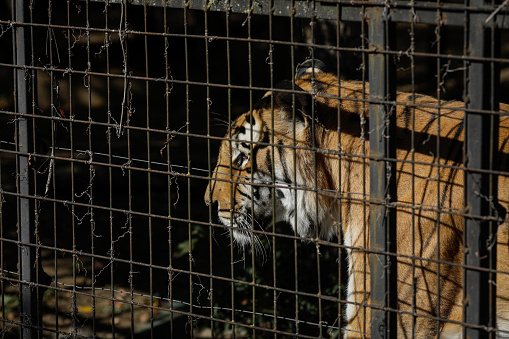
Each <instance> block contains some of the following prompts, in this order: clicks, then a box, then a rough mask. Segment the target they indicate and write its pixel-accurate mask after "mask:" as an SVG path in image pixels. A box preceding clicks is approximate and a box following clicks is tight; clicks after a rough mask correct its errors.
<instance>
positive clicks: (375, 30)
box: [368, 7, 397, 338]
mask: <svg viewBox="0 0 509 339" xmlns="http://www.w3.org/2000/svg"><path fill="white" fill-rule="evenodd" d="M368 13H369V16H370V25H369V42H370V46H369V47H370V48H369V50H372V51H373V50H374V51H377V50H390V49H391V46H390V44H391V43H393V42H394V41H395V40H394V39H393V33H394V29H393V27H391V26H392V24H391V23H390V22H389V15H388V14H389V13H388V9H387V8H380V7H374V8H371V9H370V10H369V11H368ZM391 60H392V59H391V58H389V57H387V56H386V55H385V54H378V53H377V54H369V83H370V90H369V97H370V100H372V103H371V104H370V107H369V130H370V136H369V140H370V142H369V144H370V156H371V159H372V160H371V161H370V164H369V171H370V178H369V180H370V214H369V215H370V222H369V223H370V225H369V231H370V244H369V245H370V248H371V249H372V250H376V251H379V252H380V254H377V253H372V254H370V256H369V257H370V269H371V271H370V272H371V274H370V279H371V280H370V283H371V304H372V305H373V308H372V309H371V335H372V337H373V338H396V335H397V328H396V314H395V313H394V312H390V311H388V310H387V308H392V309H393V310H395V309H396V307H397V305H396V304H397V293H396V277H397V270H396V268H397V267H396V258H395V257H391V256H388V255H386V254H385V253H386V252H392V253H396V241H395V240H396V238H395V229H396V227H395V225H396V214H395V211H394V210H391V209H390V206H389V204H390V203H391V201H396V189H395V188H396V180H395V176H394V175H391V166H394V167H395V164H394V162H390V161H388V160H387V158H391V159H394V158H395V156H394V155H395V147H396V146H395V142H392V140H395V125H396V124H395V122H396V121H395V114H392V113H393V112H394V111H395V107H394V106H391V105H386V104H381V103H377V102H379V101H380V100H384V99H389V100H391V98H395V96H396V88H395V81H394V80H395V65H394V64H393V63H392V62H391Z"/></svg>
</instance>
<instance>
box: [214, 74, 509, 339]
mask: <svg viewBox="0 0 509 339" xmlns="http://www.w3.org/2000/svg"><path fill="white" fill-rule="evenodd" d="M311 73H313V74H311ZM338 84H340V87H339V86H338ZM293 89H295V90H296V91H301V90H304V91H306V92H309V93H312V95H313V96H314V98H315V99H314V101H315V105H314V107H312V104H311V102H312V100H311V98H310V97H309V96H308V95H305V94H301V93H299V92H298V93H297V94H295V96H292V94H291V90H293ZM368 93H369V85H368V84H367V83H364V84H363V83H361V82H351V81H341V82H340V83H339V82H338V79H337V77H336V76H335V75H333V74H330V73H325V72H322V71H321V70H320V69H315V70H314V71H313V72H311V69H307V70H306V71H303V72H299V74H298V75H297V78H296V80H295V82H294V85H293V84H291V83H286V85H285V86H283V88H282V89H280V90H279V91H278V90H275V91H274V92H273V93H271V92H268V93H266V94H265V96H264V97H263V98H262V99H261V100H260V102H259V103H258V104H257V105H255V106H254V107H253V110H252V113H250V112H247V113H244V114H243V115H241V116H240V117H239V118H238V119H237V120H236V121H235V122H234V123H233V124H232V126H231V129H230V131H229V132H228V133H227V135H226V138H227V139H229V140H231V142H230V141H229V140H224V141H223V142H222V144H221V147H220V152H219V157H218V164H217V166H216V169H215V171H214V175H213V178H212V180H211V182H210V183H209V186H208V188H207V191H206V193H205V200H206V202H207V203H210V202H218V205H219V206H218V207H219V211H218V214H219V219H220V221H221V222H222V223H223V224H224V225H227V226H233V231H232V235H233V239H234V241H235V242H237V243H238V244H239V245H241V246H246V245H250V244H252V243H253V242H254V245H257V243H259V240H258V233H257V230H256V229H255V230H254V231H253V230H251V225H252V224H254V225H259V226H263V225H266V224H268V223H270V222H272V221H276V222H278V221H286V222H287V223H289V224H290V225H291V226H292V228H293V230H294V231H295V232H296V233H297V234H298V235H299V236H302V237H311V238H314V237H316V236H319V237H320V238H323V239H328V238H330V237H331V236H333V235H334V234H338V233H339V232H341V233H342V239H343V242H344V245H345V246H346V248H347V254H348V274H349V279H348V286H347V300H348V305H347V307H346V314H345V318H346V322H347V327H346V331H345V336H346V337H348V338H350V337H352V338H353V337H366V336H367V337H369V332H370V309H369V307H366V306H367V305H369V304H370V264H369V255H367V254H366V252H365V250H364V249H369V246H370V245H369V244H370V234H369V199H370V185H369V163H370V161H369V136H370V133H369V127H368V126H369V124H368V122H367V120H369V104H368V103H367V102H366V101H365V100H364V99H367V98H368V96H369V94H368ZM338 97H340V98H341V100H338V99H337V98H338ZM397 102H398V105H396V108H395V110H396V123H397V127H396V145H397V151H396V158H397V160H398V161H397V163H396V170H395V171H394V172H393V173H395V175H396V185H397V202H398V204H397V207H396V211H397V216H396V217H397V253H398V254H400V255H402V256H401V257H400V256H398V258H397V260H398V267H397V272H398V310H399V311H400V312H399V313H398V337H418V338H432V337H438V336H440V337H443V338H447V337H450V338H460V337H461V336H462V327H461V325H459V324H457V322H461V321H462V315H463V310H462V305H463V300H462V299H463V287H462V286H463V283H462V279H463V271H462V268H461V267H460V266H458V265H447V264H440V265H439V267H438V266H437V264H436V261H437V260H440V261H443V262H450V263H454V264H461V263H462V262H463V255H464V254H463V216H462V215H463V214H464V211H465V208H464V192H463V183H464V172H463V170H462V169H461V164H462V147H463V140H464V132H463V116H464V103H463V102H458V101H453V102H443V101H440V102H439V101H438V100H437V99H435V98H432V97H430V96H425V95H417V94H415V95H412V94H410V93H398V94H397ZM338 106H339V107H338ZM293 108H295V109H293ZM272 112H274V113H272ZM500 112H503V113H509V105H507V104H500ZM338 126H339V128H338ZM412 130H413V131H414V132H413V133H412ZM391 137H392V136H391ZM412 140H413V142H412ZM437 142H438V145H437ZM437 146H438V147H439V148H437ZM437 154H439V155H440V157H437ZM499 154H500V159H499V160H500V163H499V168H500V169H501V170H502V171H507V170H508V169H509V115H505V114H503V115H502V116H501V117H500V124H499ZM438 165H441V166H438ZM303 188H308V189H303ZM272 194H275V196H274V197H272ZM498 203H499V204H500V205H501V207H502V208H503V209H505V210H509V178H508V176H502V175H500V176H499V178H498ZM501 212H503V210H501ZM232 216H233V219H232ZM252 219H255V221H254V222H252ZM501 220H502V221H503V222H502V223H501V224H500V225H499V227H498V233H497V258H498V259H497V270H499V271H501V272H509V262H508V260H507V258H509V222H507V219H505V220H504V215H502V216H501ZM412 257H414V258H417V259H413V260H412V259H411V258H412ZM420 258H422V260H421V259H420ZM438 272H439V273H438ZM438 274H439V276H440V279H438V277H437V275H438ZM438 280H439V281H438ZM496 286H497V287H496V292H497V327H498V330H499V331H500V332H499V333H498V336H500V337H503V336H508V337H509V278H508V275H507V274H498V275H497V282H496ZM438 300H439V302H438ZM412 312H416V313H417V317H415V318H414V317H413V316H412V315H411V313H412ZM420 315H422V316H420ZM437 317H439V318H442V319H446V320H447V321H443V322H441V323H440V325H439V326H437V321H436V319H437Z"/></svg>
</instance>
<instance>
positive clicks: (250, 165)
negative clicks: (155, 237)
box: [205, 81, 333, 247]
mask: <svg viewBox="0 0 509 339" xmlns="http://www.w3.org/2000/svg"><path fill="white" fill-rule="evenodd" d="M311 102H312V100H311V95H310V94H309V93H307V92H305V91H304V90H303V89H302V88H300V87H299V86H297V85H295V84H292V83H291V82H289V81H287V82H283V83H281V84H280V85H279V86H278V89H275V90H274V91H272V92H268V93H266V94H265V96H264V97H263V98H262V99H261V100H260V101H259V102H258V103H257V104H256V105H255V106H254V107H253V109H252V111H249V112H246V113H244V114H242V115H241V116H239V117H238V118H237V119H236V120H235V121H234V122H233V123H232V124H231V127H230V129H229V131H228V132H227V133H226V135H225V138H224V140H223V141H222V143H221V146H220V150H219V156H218V162H217V166H216V168H215V170H214V172H213V175H212V178H211V180H210V182H209V185H208V187H207V190H206V192H205V203H206V204H207V205H209V204H211V203H217V205H218V215H219V220H220V222H221V223H222V224H224V225H226V226H229V227H231V231H230V232H231V234H232V235H233V240H234V241H235V242H236V243H237V244H239V245H240V246H242V247H243V246H246V245H251V244H252V243H253V240H254V245H259V240H258V238H259V237H258V234H260V233H259V232H257V231H262V230H263V228H264V227H265V226H267V225H268V224H271V223H272V224H273V223H275V222H279V221H286V222H287V223H289V224H290V225H291V226H292V228H293V230H294V231H295V232H296V234H298V235H299V236H302V237H308V236H311V237H313V236H315V235H316V234H318V235H319V236H321V237H324V238H327V237H329V236H330V235H331V234H332V233H333V230H332V227H322V226H324V225H325V224H327V223H324V220H325V219H326V214H327V213H328V212H327V211H325V209H324V208H321V207H319V206H324V205H325V206H326V205H327V204H324V201H323V200H324V199H325V198H324V197H323V196H322V195H320V196H318V203H317V193H316V188H317V187H320V188H324V187H325V188H327V187H328V186H330V183H328V182H327V181H328V180H327V178H326V176H324V175H323V172H324V171H323V170H322V169H321V167H323V166H324V165H323V161H321V160H320V159H321V157H320V156H318V157H317V156H315V154H316V153H315V152H313V151H312V150H311V148H312V147H313V146H314V144H313V138H315V139H316V138H317V135H319V134H320V127H319V126H320V125H319V124H318V123H316V124H313V123H312V119H311V115H312V112H311V105H312V104H311ZM313 130H314V133H313ZM296 159H297V161H296ZM315 168H317V170H316V173H315ZM315 183H316V186H315ZM314 227H318V229H315V228H314ZM253 228H254V229H255V231H254V232H253V231H252V230H253ZM317 232H318V233H317Z"/></svg>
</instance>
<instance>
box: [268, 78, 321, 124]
mask: <svg viewBox="0 0 509 339" xmlns="http://www.w3.org/2000/svg"><path fill="white" fill-rule="evenodd" d="M273 93H274V103H275V105H274V112H275V113H276V111H277V113H278V114H279V115H280V116H281V117H282V118H284V119H285V120H290V121H292V120H293V110H294V109H295V119H296V121H301V122H307V120H308V117H309V114H308V112H309V110H310V104H311V102H312V101H311V95H310V94H309V93H308V92H306V91H304V90H303V89H302V88H300V87H299V86H297V85H295V84H293V83H292V82H291V81H287V80H286V81H283V82H281V83H279V84H278V86H277V88H276V89H274V91H273ZM294 98H295V100H294Z"/></svg>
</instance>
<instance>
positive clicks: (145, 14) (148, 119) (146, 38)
mask: <svg viewBox="0 0 509 339" xmlns="http://www.w3.org/2000/svg"><path fill="white" fill-rule="evenodd" d="M143 25H144V29H145V32H148V30H147V2H144V3H143ZM144 39H145V41H144V42H145V77H147V78H148V77H149V73H148V64H149V55H148V37H147V35H145V37H144ZM149 89H150V86H149V81H148V80H146V81H145V96H146V97H145V100H146V101H145V103H146V107H147V116H146V126H147V132H146V140H147V170H148V171H147V189H148V214H149V215H151V214H152V176H151V174H150V170H151V167H152V166H151V157H150V132H149V129H150V95H149V93H150V91H149ZM148 242H149V268H148V269H149V293H150V306H154V288H153V283H154V281H153V267H152V265H153V255H152V218H151V217H150V216H149V217H148ZM150 337H151V338H154V308H153V307H151V308H150Z"/></svg>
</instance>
